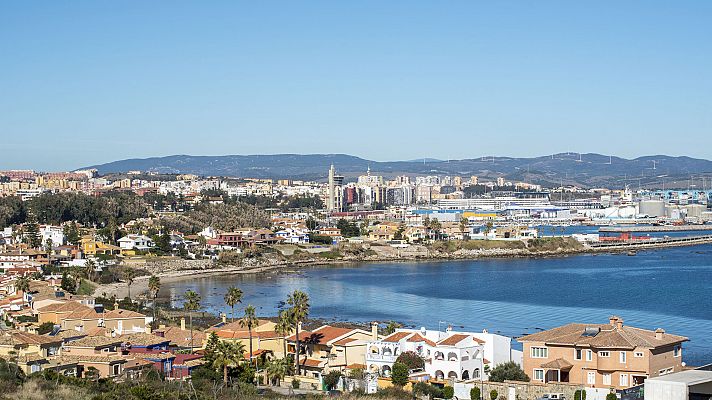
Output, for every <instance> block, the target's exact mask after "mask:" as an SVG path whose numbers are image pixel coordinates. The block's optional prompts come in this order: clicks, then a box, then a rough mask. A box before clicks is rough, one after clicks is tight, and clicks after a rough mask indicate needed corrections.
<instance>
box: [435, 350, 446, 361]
mask: <svg viewBox="0 0 712 400" xmlns="http://www.w3.org/2000/svg"><path fill="white" fill-rule="evenodd" d="M435 359H436V360H444V359H445V354H443V352H442V351H436V352H435Z"/></svg>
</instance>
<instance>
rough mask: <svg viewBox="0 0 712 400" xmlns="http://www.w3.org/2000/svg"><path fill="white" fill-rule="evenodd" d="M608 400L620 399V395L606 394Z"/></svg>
mask: <svg viewBox="0 0 712 400" xmlns="http://www.w3.org/2000/svg"><path fill="white" fill-rule="evenodd" d="M606 400H618V396H616V394H615V393H608V394H607V395H606Z"/></svg>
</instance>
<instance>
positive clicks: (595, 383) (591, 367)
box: [518, 316, 688, 389]
mask: <svg viewBox="0 0 712 400" xmlns="http://www.w3.org/2000/svg"><path fill="white" fill-rule="evenodd" d="M518 340H519V341H520V342H521V343H522V344H523V345H524V371H525V372H526V373H527V374H528V375H529V377H530V378H531V379H532V381H535V382H544V383H546V382H571V383H576V384H580V385H586V386H588V387H596V388H615V389H626V388H629V387H632V386H637V385H640V384H642V383H643V382H644V381H645V380H646V379H647V378H651V377H655V376H660V375H665V374H669V373H672V372H678V371H681V370H682V369H683V362H682V343H684V342H686V341H687V340H688V339H687V338H686V337H684V336H677V335H672V334H669V333H666V332H665V331H664V330H663V329H657V330H655V331H651V330H646V329H640V328H634V327H631V326H625V325H623V319H621V318H619V317H616V316H612V317H610V319H609V323H608V324H580V323H572V324H568V325H564V326H560V327H558V328H554V329H550V330H546V331H542V332H538V333H534V334H531V335H527V336H524V337H522V338H520V339H518Z"/></svg>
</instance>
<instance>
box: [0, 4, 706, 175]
mask: <svg viewBox="0 0 712 400" xmlns="http://www.w3.org/2000/svg"><path fill="white" fill-rule="evenodd" d="M710 20H712V2H710V1H675V2H672V1H668V2H657V1H596V2H571V1H488V2H484V1H472V0H470V1H423V2H420V1H413V0H410V1H353V2H347V1H251V2H241V1H224V2H223V1H209V2H204V1H193V2H187V1H175V0H171V1H150V2H146V1H121V2H116V1H96V0H92V1H66V2H62V1H42V2H40V1H5V2H0V169H6V168H34V169H41V170H61V169H71V168H77V167H81V166H85V165H90V164H95V163H101V162H108V161H112V160H116V159H123V158H133V157H149V156H161V155H170V154H196V155H222V154H272V153H348V154H354V155H358V156H361V157H365V158H370V159H375V160H398V159H415V158H422V157H434V158H441V159H446V158H468V157H479V156H481V155H487V154H496V155H511V156H534V155H543V154H551V153H555V152H563V151H575V152H601V153H605V154H615V155H620V156H625V157H635V156H639V155H645V154H662V153H664V154H672V155H690V156H696V157H702V158H712V39H711V38H712V24H710V22H709V21H710Z"/></svg>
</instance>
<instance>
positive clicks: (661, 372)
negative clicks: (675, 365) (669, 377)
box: [658, 368, 673, 375]
mask: <svg viewBox="0 0 712 400" xmlns="http://www.w3.org/2000/svg"><path fill="white" fill-rule="evenodd" d="M672 371H673V369H672V368H665V369H661V370H660V371H658V372H659V373H660V375H665V374H669V373H671V372H672Z"/></svg>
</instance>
